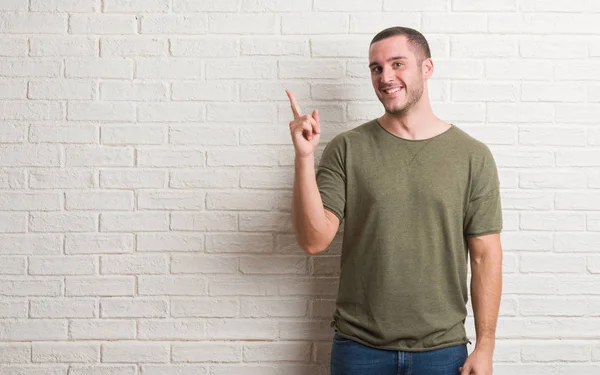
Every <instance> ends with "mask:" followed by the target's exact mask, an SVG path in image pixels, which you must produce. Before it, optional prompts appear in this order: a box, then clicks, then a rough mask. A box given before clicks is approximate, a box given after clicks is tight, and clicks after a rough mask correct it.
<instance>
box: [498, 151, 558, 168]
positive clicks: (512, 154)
mask: <svg viewBox="0 0 600 375" xmlns="http://www.w3.org/2000/svg"><path fill="white" fill-rule="evenodd" d="M494 158H495V160H496V164H497V166H498V167H500V168H508V167H511V168H512V167H529V168H531V167H550V166H553V165H554V155H553V154H552V152H549V151H527V150H523V151H520V150H514V149H513V150H503V149H502V150H494Z"/></svg>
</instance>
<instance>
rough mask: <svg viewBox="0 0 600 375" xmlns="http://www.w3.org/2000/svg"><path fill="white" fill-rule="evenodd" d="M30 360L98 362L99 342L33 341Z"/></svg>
mask: <svg viewBox="0 0 600 375" xmlns="http://www.w3.org/2000/svg"><path fill="white" fill-rule="evenodd" d="M31 357H32V362H62V363H65V362H99V361H100V344H99V343H66V342H60V343H33V344H32V345H31Z"/></svg>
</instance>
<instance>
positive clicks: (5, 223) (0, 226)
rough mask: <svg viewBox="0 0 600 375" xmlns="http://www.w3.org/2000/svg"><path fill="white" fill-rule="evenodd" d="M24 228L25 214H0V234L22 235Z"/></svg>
mask: <svg viewBox="0 0 600 375" xmlns="http://www.w3.org/2000/svg"><path fill="white" fill-rule="evenodd" d="M26 228H27V214H24V213H4V212H3V213H0V233H24V232H26V231H27V229H26Z"/></svg>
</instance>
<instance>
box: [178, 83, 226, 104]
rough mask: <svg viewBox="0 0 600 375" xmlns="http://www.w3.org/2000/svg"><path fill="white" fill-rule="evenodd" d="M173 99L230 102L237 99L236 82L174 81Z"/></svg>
mask: <svg viewBox="0 0 600 375" xmlns="http://www.w3.org/2000/svg"><path fill="white" fill-rule="evenodd" d="M171 91H172V95H171V99H172V100H194V101H195V100H201V101H223V102H229V101H232V100H234V99H235V96H236V90H235V85H234V84H228V83H206V82H201V83H200V82H173V84H172V87H171Z"/></svg>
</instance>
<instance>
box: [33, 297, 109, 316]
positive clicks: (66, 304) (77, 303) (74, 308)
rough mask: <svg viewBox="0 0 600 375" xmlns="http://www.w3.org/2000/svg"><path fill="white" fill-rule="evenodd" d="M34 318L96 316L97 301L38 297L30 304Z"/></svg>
mask: <svg viewBox="0 0 600 375" xmlns="http://www.w3.org/2000/svg"><path fill="white" fill-rule="evenodd" d="M29 306H30V307H29V309H30V312H29V315H30V317H32V318H96V317H98V315H97V313H96V311H97V307H96V301H94V299H91V298H76V299H75V298H55V299H36V300H32V301H31V302H30V305H29Z"/></svg>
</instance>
